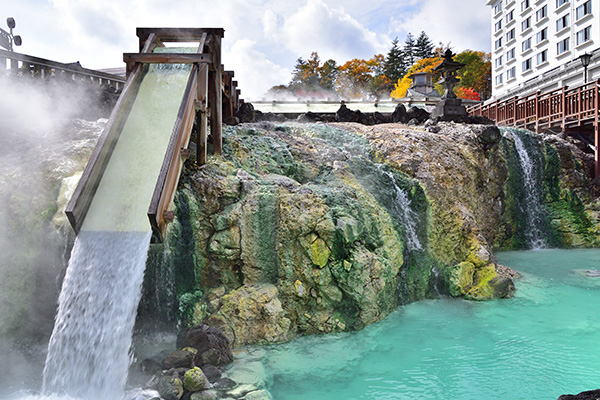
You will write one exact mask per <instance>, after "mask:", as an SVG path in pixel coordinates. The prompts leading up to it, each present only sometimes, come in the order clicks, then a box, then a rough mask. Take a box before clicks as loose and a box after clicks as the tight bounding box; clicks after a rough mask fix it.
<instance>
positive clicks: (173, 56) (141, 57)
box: [123, 53, 212, 64]
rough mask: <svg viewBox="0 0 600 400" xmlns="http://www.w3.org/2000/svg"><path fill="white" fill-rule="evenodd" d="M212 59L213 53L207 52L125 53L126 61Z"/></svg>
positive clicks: (195, 60) (192, 60)
mask: <svg viewBox="0 0 600 400" xmlns="http://www.w3.org/2000/svg"><path fill="white" fill-rule="evenodd" d="M211 59H212V57H211V55H210V54H207V53H201V54H194V53H123V61H124V62H126V63H130V62H138V63H143V64H148V63H158V64H193V63H210V62H211Z"/></svg>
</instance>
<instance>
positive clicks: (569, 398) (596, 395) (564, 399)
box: [558, 389, 600, 400]
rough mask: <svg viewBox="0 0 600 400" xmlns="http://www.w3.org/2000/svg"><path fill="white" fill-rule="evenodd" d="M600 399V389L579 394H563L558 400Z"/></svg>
mask: <svg viewBox="0 0 600 400" xmlns="http://www.w3.org/2000/svg"><path fill="white" fill-rule="evenodd" d="M598 399H600V389H596V390H588V391H586V392H581V393H579V394H563V395H562V396H560V397H559V398H558V400H598Z"/></svg>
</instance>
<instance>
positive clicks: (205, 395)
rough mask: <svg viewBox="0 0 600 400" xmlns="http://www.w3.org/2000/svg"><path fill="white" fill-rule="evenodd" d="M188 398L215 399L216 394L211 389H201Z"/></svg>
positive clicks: (194, 399) (199, 399) (192, 399)
mask: <svg viewBox="0 0 600 400" xmlns="http://www.w3.org/2000/svg"><path fill="white" fill-rule="evenodd" d="M190 400H217V394H216V393H215V392H213V391H212V390H203V391H201V392H195V393H192V394H191V396H190Z"/></svg>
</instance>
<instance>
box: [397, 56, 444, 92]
mask: <svg viewBox="0 0 600 400" xmlns="http://www.w3.org/2000/svg"><path fill="white" fill-rule="evenodd" d="M441 62H442V58H441V57H430V58H423V59H421V60H418V61H417V62H416V63H414V64H413V65H412V67H410V68H409V69H408V72H406V74H405V75H404V77H402V79H399V80H398V83H396V84H395V85H394V86H395V89H394V90H393V91H392V93H390V96H391V97H392V98H394V99H401V98H403V97H405V96H406V92H407V91H408V88H409V87H410V85H411V84H412V79H410V78H409V76H411V75H412V74H414V73H416V72H431V73H434V76H433V81H434V82H437V81H438V80H439V79H440V77H439V74H436V73H435V72H434V71H433V69H434V68H435V67H437V66H438V65H440V63H441Z"/></svg>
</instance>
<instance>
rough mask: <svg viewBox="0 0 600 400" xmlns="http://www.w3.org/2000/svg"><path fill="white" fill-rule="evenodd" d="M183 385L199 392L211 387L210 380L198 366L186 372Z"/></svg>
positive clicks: (189, 389) (187, 388)
mask: <svg viewBox="0 0 600 400" xmlns="http://www.w3.org/2000/svg"><path fill="white" fill-rule="evenodd" d="M183 387H184V388H185V390H188V391H190V392H198V391H200V390H206V389H209V388H210V382H209V381H208V378H207V377H206V375H204V372H202V370H201V369H200V368H198V367H194V368H192V369H189V370H187V371H186V372H185V375H184V376H183Z"/></svg>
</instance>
